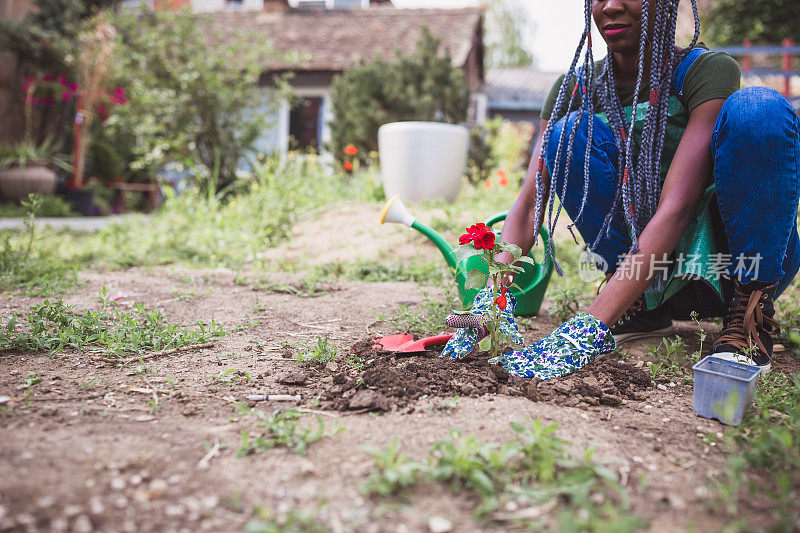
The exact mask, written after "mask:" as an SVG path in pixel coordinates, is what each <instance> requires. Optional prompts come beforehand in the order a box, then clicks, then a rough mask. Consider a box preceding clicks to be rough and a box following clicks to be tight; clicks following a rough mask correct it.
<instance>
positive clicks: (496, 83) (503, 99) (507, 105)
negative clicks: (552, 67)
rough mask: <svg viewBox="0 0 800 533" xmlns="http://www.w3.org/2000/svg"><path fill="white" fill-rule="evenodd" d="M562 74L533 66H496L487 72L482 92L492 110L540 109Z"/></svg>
mask: <svg viewBox="0 0 800 533" xmlns="http://www.w3.org/2000/svg"><path fill="white" fill-rule="evenodd" d="M560 75H561V74H560V73H558V72H542V71H539V70H536V69H533V68H498V69H492V70H489V71H488V72H487V73H486V84H485V85H484V87H485V92H486V96H487V98H488V99H489V108H490V109H494V110H514V111H541V109H542V106H543V105H544V101H545V99H546V98H547V94H548V93H549V92H550V88H551V87H552V86H553V83H555V81H556V79H558V77H559V76H560Z"/></svg>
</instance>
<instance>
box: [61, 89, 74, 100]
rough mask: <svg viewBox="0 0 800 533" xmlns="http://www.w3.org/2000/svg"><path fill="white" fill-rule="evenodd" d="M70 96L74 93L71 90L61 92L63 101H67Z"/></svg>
mask: <svg viewBox="0 0 800 533" xmlns="http://www.w3.org/2000/svg"><path fill="white" fill-rule="evenodd" d="M70 98H72V93H71V92H69V91H64V92H63V93H61V101H62V102H66V101H67V100H69V99H70Z"/></svg>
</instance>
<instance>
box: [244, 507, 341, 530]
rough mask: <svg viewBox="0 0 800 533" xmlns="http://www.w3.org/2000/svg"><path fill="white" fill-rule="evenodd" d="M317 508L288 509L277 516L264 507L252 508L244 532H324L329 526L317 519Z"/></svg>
mask: <svg viewBox="0 0 800 533" xmlns="http://www.w3.org/2000/svg"><path fill="white" fill-rule="evenodd" d="M318 514H319V511H318V510H317V509H305V510H298V509H290V510H289V511H288V512H287V513H286V514H285V515H284V516H278V515H277V514H275V513H274V512H273V511H270V510H268V509H266V508H264V507H261V506H256V507H254V508H253V519H252V520H250V521H249V522H247V524H246V525H245V527H244V531H245V533H326V532H327V531H329V528H328V527H327V526H326V525H325V524H323V523H322V522H321V521H320V519H319V516H318Z"/></svg>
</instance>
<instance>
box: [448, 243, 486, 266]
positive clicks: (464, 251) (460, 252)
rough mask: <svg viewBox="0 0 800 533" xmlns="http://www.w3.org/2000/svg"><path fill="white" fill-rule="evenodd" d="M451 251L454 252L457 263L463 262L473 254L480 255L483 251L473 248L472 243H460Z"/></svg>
mask: <svg viewBox="0 0 800 533" xmlns="http://www.w3.org/2000/svg"><path fill="white" fill-rule="evenodd" d="M451 253H455V254H456V261H458V262H459V263H463V262H464V261H466V260H467V259H469V258H470V257H472V256H474V255H480V254H482V253H483V252H482V251H481V250H478V249H477V248H475V247H474V246H473V245H472V244H462V245H461V246H459V247H458V248H456V249H455V250H453V252H451Z"/></svg>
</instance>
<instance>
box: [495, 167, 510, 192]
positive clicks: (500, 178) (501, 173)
mask: <svg viewBox="0 0 800 533" xmlns="http://www.w3.org/2000/svg"><path fill="white" fill-rule="evenodd" d="M497 184H498V185H499V186H501V187H505V186H506V185H508V176H506V171H505V170H503V169H502V168H501V169H500V170H498V171H497Z"/></svg>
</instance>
